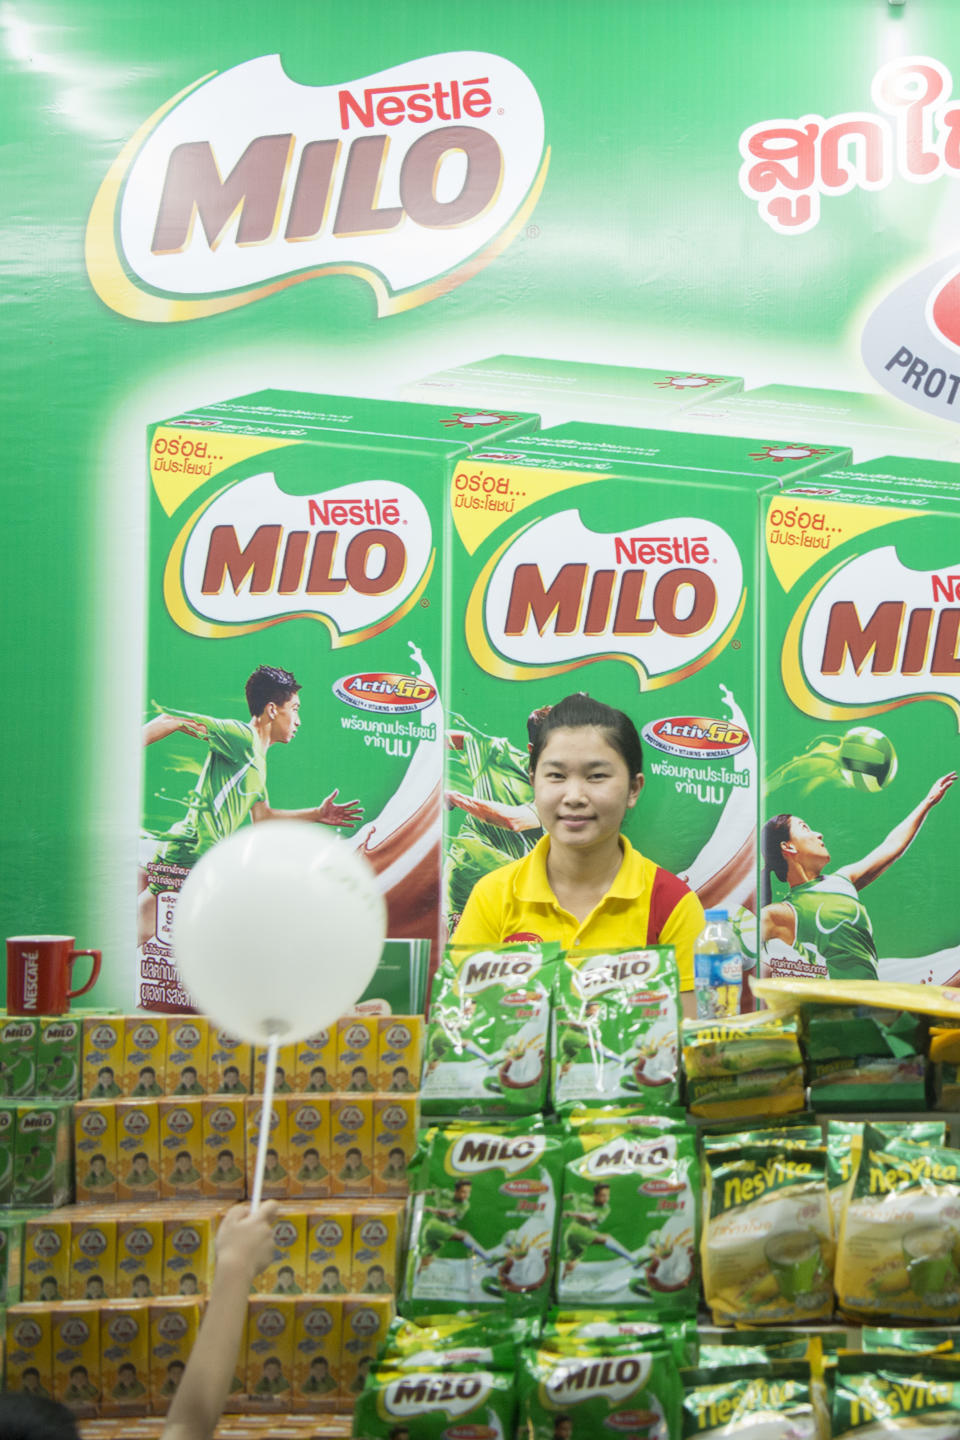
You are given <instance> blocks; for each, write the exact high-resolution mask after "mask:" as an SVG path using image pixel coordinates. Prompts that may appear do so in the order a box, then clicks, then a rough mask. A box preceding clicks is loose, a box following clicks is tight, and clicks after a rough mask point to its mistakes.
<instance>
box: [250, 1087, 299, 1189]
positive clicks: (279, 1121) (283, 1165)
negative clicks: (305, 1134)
mask: <svg viewBox="0 0 960 1440" xmlns="http://www.w3.org/2000/svg"><path fill="white" fill-rule="evenodd" d="M244 1105H245V1111H246V1120H247V1193H248V1194H252V1193H253V1177H254V1172H255V1169H256V1163H257V1144H258V1142H259V1139H260V1117H261V1114H262V1113H263V1102H262V1100H261V1099H260V1097H259V1096H258V1095H250V1096H248V1097H247V1099H246V1101H245V1102H244ZM289 1179H290V1154H289V1147H288V1143H287V1107H286V1102H285V1100H284V1098H283V1096H279V1097H278V1098H277V1099H275V1100H274V1102H273V1105H272V1107H271V1112H270V1137H269V1141H268V1149H267V1160H266V1168H265V1170H264V1173H263V1194H264V1195H265V1196H267V1197H268V1198H275V1199H283V1197H284V1196H285V1195H286V1194H287V1187H288V1184H289Z"/></svg>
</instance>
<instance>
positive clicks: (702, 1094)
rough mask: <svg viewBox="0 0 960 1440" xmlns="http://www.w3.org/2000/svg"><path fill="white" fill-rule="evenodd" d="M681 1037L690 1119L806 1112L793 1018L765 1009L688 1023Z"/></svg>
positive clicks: (731, 1118) (736, 1117)
mask: <svg viewBox="0 0 960 1440" xmlns="http://www.w3.org/2000/svg"><path fill="white" fill-rule="evenodd" d="M682 1035H683V1069H684V1075H685V1078H686V1093H687V1104H688V1106H689V1108H690V1111H691V1114H693V1115H698V1116H701V1117H703V1118H705V1119H711V1120H734V1119H740V1118H744V1117H746V1116H754V1115H758V1116H759V1115H771V1116H772V1115H786V1114H789V1113H790V1112H792V1111H796V1110H802V1109H803V1106H804V1073H803V1055H802V1053H801V1050H800V1037H799V1033H798V1026H797V1021H796V1019H795V1018H793V1017H792V1016H786V1017H785V1016H781V1015H776V1014H773V1013H772V1012H770V1011H767V1010H762V1011H758V1012H756V1013H754V1014H751V1015H736V1016H731V1017H730V1018H728V1019H724V1020H684V1022H683V1030H682Z"/></svg>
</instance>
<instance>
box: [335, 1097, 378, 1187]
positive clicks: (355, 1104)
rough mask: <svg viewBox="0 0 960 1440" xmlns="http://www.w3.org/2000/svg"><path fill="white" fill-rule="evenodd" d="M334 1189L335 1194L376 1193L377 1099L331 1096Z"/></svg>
mask: <svg viewBox="0 0 960 1440" xmlns="http://www.w3.org/2000/svg"><path fill="white" fill-rule="evenodd" d="M330 1137H331V1138H330V1157H331V1158H330V1189H331V1193H332V1194H333V1195H335V1196H336V1195H371V1194H372V1193H373V1097H372V1096H370V1095H331V1097H330Z"/></svg>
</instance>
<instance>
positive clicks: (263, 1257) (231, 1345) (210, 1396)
mask: <svg viewBox="0 0 960 1440" xmlns="http://www.w3.org/2000/svg"><path fill="white" fill-rule="evenodd" d="M276 1217H277V1206H276V1204H275V1203H274V1202H273V1201H266V1202H265V1203H264V1204H263V1205H261V1206H260V1208H259V1210H258V1211H257V1213H256V1214H255V1215H251V1213H250V1207H249V1206H248V1205H234V1206H233V1208H232V1209H230V1210H228V1211H227V1213H226V1215H225V1216H224V1217H223V1220H222V1222H221V1224H220V1229H219V1231H218V1232H217V1266H216V1270H215V1272H214V1277H213V1285H212V1286H211V1289H210V1299H209V1302H208V1304H207V1310H206V1314H205V1315H204V1317H203V1324H202V1325H201V1327H200V1333H199V1335H198V1336H197V1340H196V1344H195V1345H194V1347H193V1350H192V1351H191V1352H190V1359H189V1360H188V1362H187V1368H186V1370H185V1371H184V1373H183V1379H182V1380H181V1381H180V1385H179V1387H178V1389H177V1393H176V1395H175V1396H174V1399H173V1402H172V1404H171V1406H170V1410H169V1412H168V1414H167V1420H166V1424H165V1425H164V1427H163V1435H162V1440H209V1437H210V1436H211V1435H212V1434H213V1432H214V1429H215V1427H216V1424H217V1421H218V1420H219V1419H220V1414H221V1411H222V1410H223V1406H224V1402H225V1401H226V1398H227V1396H228V1394H229V1393H230V1382H231V1380H232V1379H233V1374H234V1369H235V1367H236V1363H237V1353H238V1351H239V1349H240V1342H241V1340H242V1338H243V1330H244V1326H245V1324H246V1319H247V1296H248V1294H249V1293H250V1285H251V1282H252V1281H253V1278H254V1276H255V1275H259V1273H260V1271H261V1270H263V1269H264V1268H265V1267H266V1266H267V1265H269V1263H270V1258H271V1256H272V1254H273V1228H274V1225H275V1223H276Z"/></svg>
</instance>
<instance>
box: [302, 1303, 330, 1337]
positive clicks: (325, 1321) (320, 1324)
mask: <svg viewBox="0 0 960 1440" xmlns="http://www.w3.org/2000/svg"><path fill="white" fill-rule="evenodd" d="M301 1323H302V1325H303V1328H304V1330H305V1331H306V1332H307V1334H308V1335H309V1336H310V1338H311V1340H322V1339H323V1338H324V1336H325V1335H329V1334H330V1331H331V1330H332V1329H333V1317H332V1315H331V1314H330V1311H329V1310H327V1309H325V1308H324V1306H322V1305H317V1306H315V1307H314V1308H313V1309H312V1310H308V1311H307V1313H306V1315H304V1316H302V1317H301Z"/></svg>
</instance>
